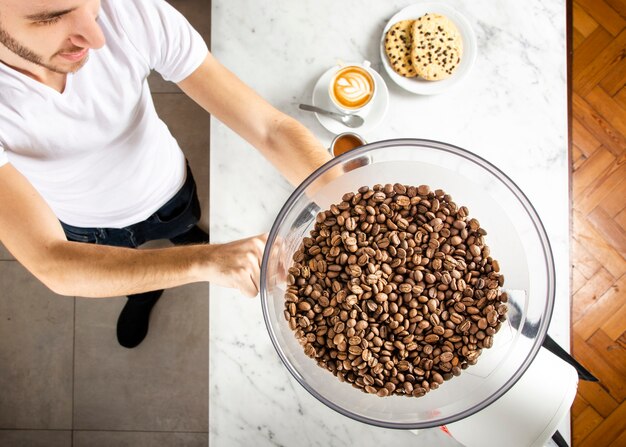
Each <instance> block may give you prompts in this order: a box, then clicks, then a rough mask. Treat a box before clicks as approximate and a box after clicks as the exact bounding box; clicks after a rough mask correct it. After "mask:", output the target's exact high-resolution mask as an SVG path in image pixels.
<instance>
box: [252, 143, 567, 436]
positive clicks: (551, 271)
mask: <svg viewBox="0 0 626 447" xmlns="http://www.w3.org/2000/svg"><path fill="white" fill-rule="evenodd" d="M392 146H414V147H416V148H417V147H420V148H422V147H426V148H428V149H435V150H442V151H444V152H449V153H453V154H455V155H457V156H460V157H462V158H465V159H467V160H469V161H470V162H473V163H475V164H478V165H479V166H480V167H482V168H484V169H486V170H487V171H489V172H490V173H491V174H493V175H494V176H495V177H496V178H497V179H498V180H500V182H501V183H503V184H504V185H505V186H506V187H507V188H509V190H510V191H511V192H512V193H513V195H514V196H515V197H516V198H517V200H518V201H519V202H520V203H521V205H522V206H523V207H524V209H525V210H526V212H527V213H528V215H529V217H530V219H531V221H532V223H533V226H534V228H535V231H536V232H537V234H538V236H539V239H540V242H541V244H542V246H543V249H544V250H543V254H544V259H545V267H546V277H547V279H548V281H547V299H546V305H545V309H544V316H545V318H543V319H542V321H541V324H540V326H539V328H538V336H537V338H536V339H535V343H534V344H533V346H532V348H531V350H530V352H529V354H528V356H527V357H526V358H525V359H524V361H523V362H522V364H521V366H520V367H519V368H518V369H517V371H516V372H515V373H514V374H513V376H512V377H511V378H510V379H509V380H507V381H506V382H505V383H504V384H503V385H502V386H501V387H500V388H499V389H498V390H496V391H495V392H494V393H493V394H492V395H491V396H490V397H488V398H487V399H485V400H483V401H482V402H480V403H478V404H476V405H473V406H471V407H469V408H468V409H466V410H464V411H461V412H459V413H458V414H455V415H452V416H447V417H441V418H435V419H432V420H430V421H427V422H403V423H397V422H388V421H380V420H377V419H373V418H369V417H366V416H362V415H359V414H355V413H353V412H352V411H350V410H349V409H346V408H344V407H342V406H340V405H337V404H335V403H334V402H331V401H329V400H328V399H326V398H325V397H324V396H322V395H321V394H320V393H319V392H317V390H315V389H314V388H313V387H311V386H310V385H309V384H307V383H306V381H304V379H303V377H302V376H301V374H300V373H299V372H298V371H297V370H296V369H295V368H294V367H293V366H292V365H291V363H290V362H289V361H288V360H287V358H286V356H285V354H284V353H283V350H282V348H281V347H280V345H279V344H278V341H277V339H276V337H275V335H274V332H273V330H272V324H271V322H270V321H269V308H268V299H267V296H266V295H267V292H266V290H267V280H266V275H265V272H266V271H267V264H268V262H269V252H270V249H269V247H271V246H272V244H273V243H274V241H275V240H276V235H277V233H278V228H279V226H280V224H281V223H282V221H283V220H284V218H285V215H286V214H287V212H288V211H289V210H290V209H291V207H292V206H293V204H294V203H295V201H296V199H297V198H298V197H300V196H301V195H302V193H303V191H304V190H306V188H307V187H308V186H309V185H310V184H311V183H313V182H314V181H315V180H316V179H317V178H318V177H319V175H320V174H322V173H323V172H325V171H327V170H328V169H331V168H333V167H334V166H337V165H339V164H341V163H343V162H344V161H346V160H349V159H352V158H357V157H359V156H362V155H367V152H369V151H370V150H372V149H383V148H386V147H392ZM259 289H260V302H261V310H262V311H263V319H264V321H265V326H266V328H267V331H268V334H269V336H270V339H271V341H272V344H273V345H274V349H275V350H276V352H277V353H278V356H279V357H280V359H281V361H282V363H283V365H284V366H285V367H286V368H287V370H288V371H289V372H290V373H291V375H292V376H293V377H294V378H295V379H296V380H297V381H298V383H299V384H300V385H301V386H302V387H303V388H304V389H305V390H307V391H308V392H309V393H310V394H311V395H312V396H313V397H315V398H316V399H317V400H319V401H320V402H321V403H323V404H324V405H326V406H327V407H329V408H331V409H333V410H335V411H336V412H338V413H340V414H342V415H344V416H347V417H349V418H351V419H354V420H356V421H359V422H362V423H365V424H369V425H374V426H377V427H382V428H391V429H403V430H412V429H422V428H432V427H436V426H440V425H446V424H449V423H452V422H456V421H459V420H461V419H464V418H466V417H468V416H471V415H473V414H475V413H477V412H479V411H481V410H483V409H484V408H486V407H488V406H489V405H491V404H492V403H494V402H495V401H496V400H498V399H499V398H500V397H502V396H503V395H504V394H505V393H506V392H507V391H508V390H510V389H511V388H512V387H513V386H514V385H515V384H516V383H517V381H518V380H519V379H520V378H521V377H522V376H523V375H524V373H525V372H526V370H527V369H528V367H529V366H530V364H531V363H532V362H533V360H534V359H535V357H536V356H537V353H538V352H539V349H541V347H542V345H543V341H544V339H545V337H546V335H547V333H548V327H549V326H550V321H551V319H552V313H553V309H554V300H555V293H556V272H555V266H554V257H553V252H552V247H551V245H550V240H549V238H548V235H547V233H546V230H545V227H544V226H543V223H542V221H541V218H540V217H539V214H538V213H537V211H536V210H535V207H534V206H533V205H532V203H531V202H530V200H529V199H528V197H526V195H525V194H524V192H523V191H522V190H521V189H520V188H519V187H518V186H517V184H516V183H515V182H514V181H513V180H512V179H511V178H510V177H509V176H508V175H506V174H505V173H504V172H503V171H501V170H500V169H499V168H497V167H496V166H495V165H494V164H493V163H491V162H489V161H487V160H486V159H484V158H483V157H481V156H479V155H476V154H474V153H473V152H470V151H468V150H466V149H463V148H460V147H458V146H455V145H452V144H449V143H444V142H441V141H437V140H430V139H421V138H398V139H387V140H380V141H375V142H371V143H368V144H365V145H363V146H360V147H358V148H355V149H352V150H350V151H348V152H345V153H343V154H341V155H339V156H338V157H334V158H333V159H331V160H330V161H328V162H326V163H325V164H323V165H322V166H320V167H319V168H317V169H316V170H315V171H314V172H313V173H311V174H310V175H309V176H308V177H307V178H306V179H305V180H304V181H303V182H302V183H301V184H300V185H298V187H297V188H296V189H295V191H294V192H293V193H292V194H291V195H290V196H289V198H288V199H287V201H286V202H285V203H284V205H283V206H282V208H281V209H280V212H279V213H278V215H277V216H276V219H275V220H274V223H273V224H272V228H271V230H270V233H269V236H268V239H267V243H266V246H265V250H264V252H263V260H262V264H261V277H260V285H259ZM316 366H317V365H316Z"/></svg>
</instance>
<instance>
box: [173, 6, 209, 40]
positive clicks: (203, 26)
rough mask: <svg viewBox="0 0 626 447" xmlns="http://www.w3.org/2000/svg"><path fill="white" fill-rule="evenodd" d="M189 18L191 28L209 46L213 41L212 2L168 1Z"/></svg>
mask: <svg viewBox="0 0 626 447" xmlns="http://www.w3.org/2000/svg"><path fill="white" fill-rule="evenodd" d="M168 3H169V4H170V5H172V6H173V7H174V8H176V9H177V10H178V11H180V13H181V14H182V15H183V16H185V17H186V18H187V20H188V21H189V23H191V26H193V27H194V28H195V29H196V31H198V33H200V35H201V36H202V37H203V38H204V41H205V42H206V43H207V45H209V44H210V39H211V0H168Z"/></svg>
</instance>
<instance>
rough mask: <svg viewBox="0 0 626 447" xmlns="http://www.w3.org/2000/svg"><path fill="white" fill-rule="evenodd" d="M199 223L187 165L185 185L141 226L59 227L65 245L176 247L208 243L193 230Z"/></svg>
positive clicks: (198, 213)
mask: <svg viewBox="0 0 626 447" xmlns="http://www.w3.org/2000/svg"><path fill="white" fill-rule="evenodd" d="M199 220H200V202H199V201H198V195H197V193H196V183H195V181H194V179H193V175H192V174H191V169H190V168H189V165H187V179H186V180H185V184H184V185H183V186H182V187H181V188H180V190H178V192H177V193H176V195H175V196H174V197H172V198H171V199H170V200H168V202H167V203H166V204H165V205H163V206H162V207H161V208H159V209H158V210H157V211H156V212H155V213H154V214H152V215H151V216H150V217H148V218H147V219H146V220H144V221H143V222H138V223H136V224H133V225H129V226H127V227H124V228H82V227H74V226H72V225H68V224H66V223H64V222H61V225H62V226H63V230H64V231H65V235H66V237H67V240H69V241H75V242H85V243H89V244H99V245H113V246H116V247H129V248H137V247H138V246H140V245H141V244H143V243H145V242H148V241H152V240H156V239H169V240H170V241H171V242H173V243H174V244H176V245H181V244H192V243H202V242H208V235H207V234H206V233H205V232H204V231H202V230H200V229H199V228H198V227H197V226H196V224H197V223H198V221H199ZM133 296H134V295H133Z"/></svg>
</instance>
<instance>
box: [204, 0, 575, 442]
mask: <svg viewBox="0 0 626 447" xmlns="http://www.w3.org/2000/svg"><path fill="white" fill-rule="evenodd" d="M412 3H415V2H412V1H398V0H396V1H389V2H380V1H367V2H366V1H356V0H344V1H341V2H337V1H332V0H315V1H314V0H299V1H297V2H284V1H280V0H266V1H263V2H259V1H254V0H236V1H226V0H213V2H212V51H213V54H214V55H215V56H216V57H217V58H218V59H219V60H220V61H221V62H222V63H223V64H225V65H226V66H227V67H228V68H229V69H230V70H232V71H233V72H234V73H236V74H237V75H238V76H239V77H240V78H241V79H243V81H244V82H246V83H247V84H248V85H250V86H251V87H252V88H254V89H255V90H256V91H257V92H259V93H260V94H261V95H262V96H263V97H265V98H266V99H267V100H268V101H270V102H271V103H272V104H273V105H274V106H276V107H277V108H279V109H280V110H283V111H284V112H286V113H287V114H289V115H291V116H293V117H295V118H297V119H298V120H300V121H301V122H302V123H304V125H306V126H307V127H308V128H309V129H311V130H312V131H313V132H314V134H315V135H316V136H318V137H319V139H320V140H321V141H322V142H323V143H324V144H326V145H328V144H329V143H330V141H331V140H332V138H333V136H334V135H333V134H331V133H330V132H328V131H327V130H326V129H324V128H323V127H322V126H321V125H320V124H319V122H318V121H317V120H316V118H315V117H314V115H312V114H308V113H307V112H302V111H300V110H299V109H298V104H299V103H310V102H311V95H312V90H313V86H314V85H315V82H316V81H317V79H318V78H319V77H320V76H321V74H322V73H324V71H326V70H327V69H328V68H329V67H331V66H332V65H334V64H335V63H336V62H337V60H343V61H363V60H369V61H371V62H372V67H373V68H374V69H375V70H377V71H378V72H379V73H381V74H382V77H383V79H384V80H385V82H386V84H387V86H388V88H389V94H390V107H389V112H388V113H387V115H386V117H385V119H384V120H383V122H382V123H381V124H380V125H379V126H378V127H377V128H376V129H374V130H373V131H371V132H368V133H363V136H364V137H365V139H366V140H367V141H369V142H373V141H377V140H383V139H390V138H403V137H408V138H426V139H433V140H440V141H444V142H447V143H451V144H454V145H457V146H460V147H463V148H465V149H467V150H470V151H472V152H474V153H476V154H478V155H480V156H482V157H484V158H486V159H487V160H489V161H490V162H491V163H493V164H494V165H495V166H497V167H498V168H500V169H501V170H502V171H504V172H505V173H506V174H507V175H508V176H509V177H510V178H511V179H513V181H514V182H515V183H517V185H518V186H519V187H520V188H521V189H522V191H524V193H525V194H526V195H527V197H528V198H529V199H530V201H531V202H532V203H533V205H534V206H535V209H536V210H537V212H538V214H539V216H540V218H541V219H542V221H543V224H544V226H545V228H546V230H547V233H548V236H549V238H550V242H551V245H552V249H553V253H554V260H555V265H556V276H557V289H556V304H555V310H554V315H553V319H552V322H551V326H550V330H549V333H550V335H551V336H552V337H553V338H554V339H555V340H557V341H558V342H559V343H560V344H561V345H562V346H564V347H566V348H567V347H569V327H570V320H569V318H570V308H569V299H570V291H569V219H568V216H569V186H568V183H569V178H568V175H569V174H568V173H569V168H568V149H567V74H566V67H567V58H566V37H565V35H566V31H565V28H566V25H565V20H566V12H565V11H566V7H565V0H551V1H541V0H529V1H527V2H518V1H515V0H501V1H498V2H493V1H489V0H474V1H472V2H461V1H460V0H449V1H446V3H448V4H450V5H452V6H454V7H455V8H456V9H458V10H459V11H461V12H462V13H463V15H464V16H465V17H466V18H467V19H468V21H469V22H470V24H471V26H472V27H473V29H474V32H475V34H476V38H477V42H478V56H477V59H476V63H475V65H474V67H473V69H472V71H471V73H470V74H469V76H468V77H467V78H466V79H465V80H464V81H463V82H462V83H461V84H459V85H458V86H456V87H454V88H452V89H450V90H449V91H446V92H444V93H442V94H439V95H436V96H430V97H427V96H418V95H414V94H412V93H408V92H406V91H404V90H402V89H400V88H399V87H398V86H397V85H395V84H394V83H393V82H392V81H391V79H390V78H389V77H388V76H387V74H386V73H385V72H384V69H383V67H382V64H381V60H380V55H379V42H380V39H381V33H382V30H383V28H384V26H385V24H386V23H387V21H388V20H389V19H390V18H391V17H392V16H393V15H394V14H395V13H396V12H398V11H399V10H401V9H402V8H404V7H405V6H408V5H410V4H412ZM210 176H211V177H210V179H211V180H210V181H211V198H210V204H211V206H210V222H211V237H212V240H213V241H214V242H226V241H230V240H233V239H239V238H242V237H247V236H251V235H254V234H258V233H261V232H266V231H269V229H270V228H271V225H272V223H273V221H274V219H275V217H276V215H277V214H278V211H279V210H280V208H281V206H282V205H283V203H284V202H285V201H286V200H287V198H288V197H289V195H290V194H291V192H293V190H294V188H293V187H292V186H291V185H290V184H289V183H288V182H287V181H286V180H285V179H283V178H282V177H281V175H280V174H279V173H278V171H276V170H275V169H274V168H273V167H272V166H271V165H270V164H269V163H268V162H267V161H266V160H264V159H263V158H262V157H261V156H260V155H259V154H258V153H257V151H256V150H255V149H254V148H252V147H250V146H249V145H248V144H247V143H246V142H244V141H243V140H242V139H241V138H240V137H238V136H237V135H236V134H235V133H233V132H232V131H231V130H230V129H228V128H227V127H225V126H224V125H222V124H221V123H220V122H218V121H216V120H214V119H212V122H211V173H210ZM210 300H211V302H210V351H209V377H210V378H209V388H210V390H209V431H210V434H209V436H210V438H209V439H210V445H212V446H213V445H214V446H229V447H230V446H239V445H240V446H251V445H255V446H259V445H283V446H317V445H320V446H345V445H364V446H365V445H368V446H369V445H391V443H392V442H393V443H394V445H409V444H413V445H415V444H416V443H417V442H419V443H420V444H422V445H426V444H423V443H424V442H425V441H426V438H421V439H420V441H418V438H415V437H414V435H413V434H412V433H411V432H402V431H395V430H385V429H382V428H377V427H371V426H368V425H364V424H362V423H359V422H356V421H353V420H351V419H349V418H346V417H343V416H341V415H339V414H338V413H336V412H334V411H333V410H331V409H330V408H327V407H326V406H324V405H323V404H322V403H320V402H319V401H317V400H316V399H315V398H313V397H312V396H311V395H309V394H308V393H307V392H306V391H305V390H304V389H303V388H302V387H301V386H300V385H299V384H298V383H297V382H296V381H295V379H294V378H293V377H291V375H290V374H289V372H288V371H287V369H286V368H285V367H284V366H283V365H282V363H281V362H280V359H279V357H278V355H277V354H276V352H275V350H274V347H273V346H272V344H271V341H270V338H269V336H268V334H267V330H266V328H265V324H264V322H263V315H262V312H261V306H260V303H259V300H258V299H255V300H250V299H246V298H244V297H242V296H240V295H239V294H238V293H237V292H235V291H233V290H228V289H223V288H220V287H214V286H212V287H211V294H210ZM566 425H567V424H566ZM562 430H565V431H566V432H567V427H565V428H563V429H562ZM426 435H427V436H429V437H430V438H428V439H430V442H428V443H427V445H450V444H446V442H448V441H447V440H446V439H445V438H444V437H443V435H440V434H439V433H437V431H432V432H431V433H427V434H426Z"/></svg>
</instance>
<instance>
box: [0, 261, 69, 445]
mask: <svg viewBox="0 0 626 447" xmlns="http://www.w3.org/2000/svg"><path fill="white" fill-rule="evenodd" d="M0 271H1V273H0V290H2V293H1V294H0V321H1V322H2V323H1V324H0V390H1V393H2V394H1V397H0V427H1V428H18V429H19V428H25V429H71V428H72V365H73V364H72V349H73V328H74V298H68V297H62V296H59V295H56V294H54V293H52V292H51V291H50V290H49V289H48V288H47V287H46V286H44V285H43V284H42V283H40V282H39V281H38V280H37V279H36V278H34V277H33V276H32V275H31V274H30V273H29V272H28V271H27V270H26V269H25V268H24V267H22V266H21V265H20V264H19V263H18V262H17V261H1V262H0ZM0 444H2V443H0Z"/></svg>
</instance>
